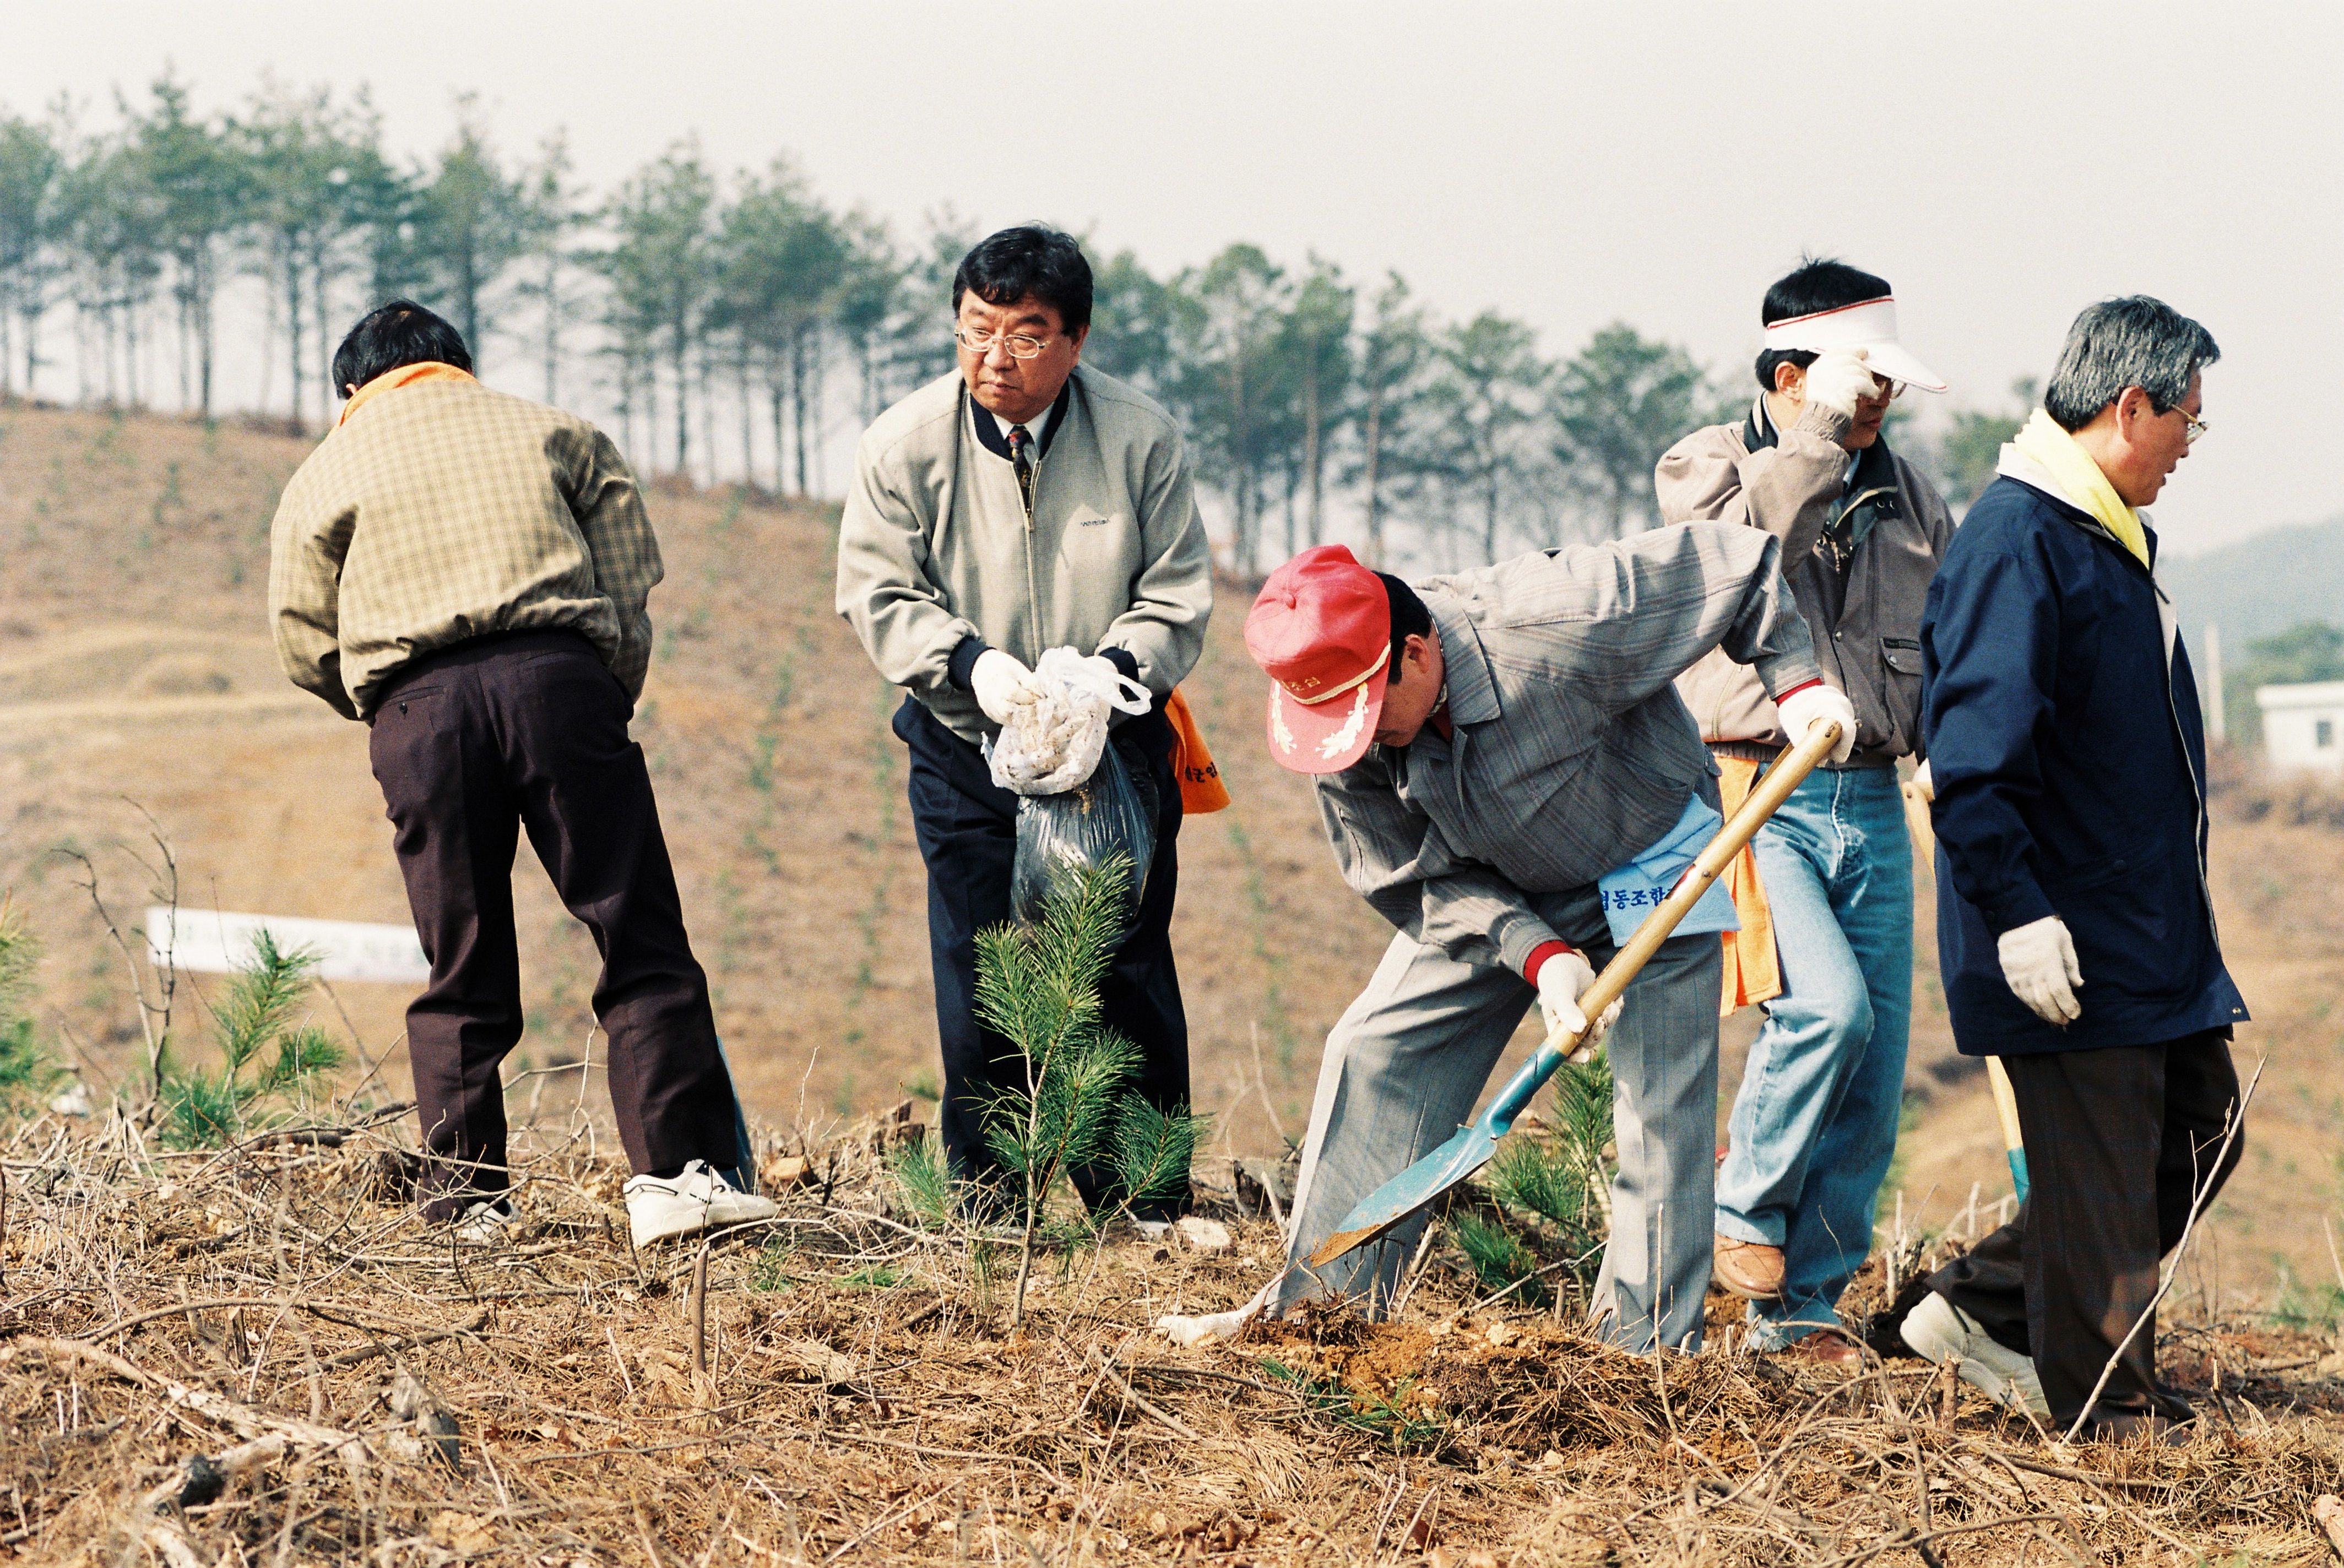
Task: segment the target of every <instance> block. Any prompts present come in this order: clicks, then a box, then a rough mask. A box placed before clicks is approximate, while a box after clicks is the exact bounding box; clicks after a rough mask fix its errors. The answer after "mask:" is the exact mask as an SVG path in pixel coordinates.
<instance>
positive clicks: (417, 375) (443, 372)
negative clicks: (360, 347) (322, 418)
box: [334, 359, 472, 425]
mask: <svg viewBox="0 0 2344 1568" xmlns="http://www.w3.org/2000/svg"><path fill="white" fill-rule="evenodd" d="M470 379H472V373H471V372H470V370H460V369H456V367H455V366H453V365H445V364H442V363H440V361H439V360H437V359H425V360H422V361H420V362H419V363H417V364H413V365H401V366H400V367H399V369H396V370H385V371H384V372H383V373H382V374H381V375H379V376H377V377H376V378H375V379H373V380H371V381H369V382H368V383H367V384H366V385H365V386H363V387H360V388H359V389H358V390H357V391H355V392H352V393H351V394H350V400H349V402H347V403H344V404H343V405H342V417H341V418H340V419H338V420H335V421H334V423H335V424H336V425H346V424H349V422H350V416H351V415H352V414H355V413H357V412H358V411H359V404H360V403H363V402H365V401H366V400H368V399H369V398H371V397H373V396H374V395H375V394H376V393H377V392H388V391H389V390H390V389H392V388H393V387H411V386H413V385H414V384H415V383H416V382H418V381H469V380H470Z"/></svg>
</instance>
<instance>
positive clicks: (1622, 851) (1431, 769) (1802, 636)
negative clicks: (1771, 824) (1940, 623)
mask: <svg viewBox="0 0 2344 1568" xmlns="http://www.w3.org/2000/svg"><path fill="white" fill-rule="evenodd" d="M1415 586H1416V589H1417V592H1419V593H1420V594H1421V595H1422V596H1423V599H1424V602H1425V605H1426V607H1427V608H1428V609H1430V611H1431V612H1432V622H1433V629H1434V631H1435V632H1438V633H1439V635H1440V651H1441V656H1442V659H1443V660H1444V661H1445V663H1446V665H1447V670H1448V685H1449V707H1448V713H1449V718H1450V723H1451V724H1452V725H1453V726H1454V734H1453V736H1452V737H1451V738H1450V739H1448V740H1443V739H1442V738H1441V737H1440V734H1439V733H1436V732H1435V730H1434V729H1433V728H1432V726H1430V725H1429V724H1428V725H1427V726H1426V727H1425V729H1424V731H1423V733H1421V734H1420V735H1419V736H1418V737H1417V739H1416V742H1415V744H1412V745H1409V746H1407V747H1404V748H1393V747H1386V746H1377V747H1373V748H1371V749H1370V750H1369V753H1368V754H1367V755H1366V756H1364V757H1362V758H1360V759H1359V762H1358V763H1356V764H1353V765H1352V766H1350V767H1349V768H1346V769H1345V770H1344V771H1342V772H1341V773H1339V774H1327V775H1325V776H1323V777H1322V778H1320V779H1319V780H1318V811H1319V815H1320V817H1321V819H1322V820H1323V821H1324V822H1325V824H1326V827H1327V835H1328V837H1329V839H1331V840H1332V841H1333V843H1334V846H1335V857H1336V859H1337V861H1338V862H1339V864H1340V865H1341V867H1342V872H1343V879H1344V880H1345V881H1346V882H1348V883H1349V884H1350V885H1351V887H1352V889H1353V890H1354V891H1356V892H1357V893H1359V895H1361V896H1362V897H1364V898H1366V899H1367V901H1368V902H1369V904H1371V905H1374V906H1375V908H1376V909H1377V911H1378V912H1379V914H1381V915H1382V916H1384V917H1385V918H1386V919H1388V920H1389V921H1390V922H1391V923H1392V924H1393V925H1394V926H1398V927H1399V928H1400V929H1401V930H1403V931H1405V932H1407V933H1408V934H1409V936H1412V937H1414V938H1415V939H1416V940H1418V941H1419V942H1422V943H1425V944H1427V945H1428V946H1434V947H1438V948H1440V950H1441V951H1442V952H1444V953H1446V954H1447V955H1448V956H1450V957H1452V958H1455V959H1458V960H1460V962H1465V963H1478V964H1493V963H1503V964H1505V965H1507V966H1509V967H1511V968H1514V969H1520V968H1521V966H1522V965H1523V963H1524V962H1525V961H1526V960H1527V959H1528V958H1529V956H1530V954H1531V949H1532V948H1534V947H1536V946H1538V945H1539V944H1540V943H1541V942H1546V941H1550V940H1552V939H1554V937H1555V932H1554V931H1553V930H1552V928H1551V927H1550V926H1548V924H1547V922H1546V921H1545V920H1544V919H1543V918H1542V917H1541V916H1540V915H1539V913H1538V910H1539V907H1540V906H1541V905H1546V904H1548V903H1549V902H1550V900H1549V899H1547V898H1543V897H1541V896H1539V895H1551V894H1558V893H1564V892H1569V891H1571V890H1573V889H1578V888H1583V887H1585V886H1587V885H1590V884H1591V883H1593V882H1594V881H1595V880H1596V879H1597V878H1598V877H1600V876H1601V875H1604V874H1605V873H1606V872H1609V871H1611V870H1613V869H1615V868H1617V867H1618V866H1620V865H1622V864H1624V863H1625V862H1627V861H1628V860H1630V859H1631V858H1632V857H1633V856H1634V855H1636V854H1637V853H1638V852H1640V851H1642V850H1643V849H1644V848H1646V847H1647V846H1649V845H1652V844H1653V843H1655V842H1656V841H1658V840H1659V838H1660V837H1661V835H1662V834H1664V833H1666V832H1668V830H1669V829H1670V828H1672V827H1673V826H1675V825H1676V822H1677V819H1678V817H1679V816H1681V815H1682V814H1683V812H1684V808H1685V802H1686V801H1687V799H1688V798H1689V797H1690V796H1691V795H1692V793H1693V792H1694V791H1695V790H1699V791H1700V792H1701V793H1702V795H1703V796H1704V798H1706V799H1708V800H1709V801H1710V803H1711V804H1716V799H1717V790H1716V785H1715V784H1713V783H1712V782H1711V781H1712V779H1713V775H1714V772H1715V770H1714V767H1713V764H1712V763H1711V762H1710V757H1709V751H1708V748H1707V747H1706V746H1704V745H1703V744H1702V738H1701V732H1700V730H1699V729H1698V728H1697V727H1696V726H1695V725H1694V723H1693V721H1692V714H1691V713H1688V712H1686V710H1685V705H1684V703H1682V701H1681V700H1680V699H1679V698H1678V696H1677V693H1676V689H1675V687H1674V686H1672V684H1671V683H1672V681H1674V680H1675V678H1676V677H1677V676H1678V675H1679V674H1681V673H1683V671H1684V670H1685V669H1686V668H1688V667H1689V666H1690V665H1692V663H1694V661H1696V660H1698V659H1700V658H1701V657H1702V655H1703V654H1705V653H1707V652H1709V651H1710V650H1711V649H1713V648H1723V650H1724V651H1725V653H1726V655H1727V656H1728V657H1729V658H1731V659H1733V660H1734V661H1735V662H1736V663H1743V664H1747V665H1750V666H1751V667H1752V668H1753V669H1755V670H1756V671H1757V673H1758V675H1759V678H1760V679H1761V680H1763V682H1764V683H1765V684H1766V689H1767V691H1768V693H1770V694H1771V693H1777V692H1784V691H1788V690H1789V689H1791V688H1792V687H1793V686H1797V685H1801V684H1803V683H1806V682H1808V681H1811V680H1814V679H1815V678H1816V676H1817V675H1818V674H1820V673H1821V672H1820V670H1819V669H1818V668H1817V665H1816V663H1815V654H1814V642H1813V640H1812V639H1811V638H1810V636H1809V635H1808V632H1807V624H1806V621H1805V619H1804V618H1803V616H1801V615H1800V613H1799V612H1798V608H1797V606H1796V605H1795V604H1793V602H1792V599H1791V592H1790V589H1789V587H1788V586H1787V585H1786V584H1785V583H1784V582H1783V571H1782V542H1781V541H1779V540H1777V539H1776V538H1774V537H1773V535H1772V534H1769V533H1764V532H1762V531H1759V530H1757V529H1754V528H1743V527H1736V526H1732V525H1727V524H1723V523H1712V522H1694V523H1685V524H1682V525H1680V526H1678V527H1674V528H1662V529H1657V530H1655V531H1652V532H1650V533H1644V534H1639V535H1636V536H1635V537H1633V538H1631V539H1623V540H1615V541H1611V542H1609V543H1605V544H1597V545H1571V546H1566V547H1565V548H1563V549H1561V550H1559V551H1540V552H1538V553H1535V554H1531V555H1525V556H1521V557H1520V558H1519V559H1516V560H1513V561H1500V562H1499V563H1498V564H1497V565H1495V566H1490V567H1484V568H1482V569H1481V570H1480V571H1478V572H1463V573H1460V574H1459V575H1456V576H1453V577H1433V578H1428V579H1425V580H1423V581H1421V582H1418V583H1417V584H1416V585H1415Z"/></svg>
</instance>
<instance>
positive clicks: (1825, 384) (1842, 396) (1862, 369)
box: [1802, 349, 1880, 420]
mask: <svg viewBox="0 0 2344 1568" xmlns="http://www.w3.org/2000/svg"><path fill="white" fill-rule="evenodd" d="M1805 388H1806V389H1805V391H1804V392H1803V394H1802V396H1803V398H1804V400H1806V401H1808V402H1810V403H1819V404H1821V405H1822V406H1823V407H1824V408H1826V409H1829V410H1831V411H1832V412H1833V413H1834V414H1838V415H1839V416H1841V417H1842V418H1844V419H1851V420H1852V419H1854V418H1855V405H1856V402H1857V400H1860V399H1864V398H1876V397H1878V396H1880V379H1879V378H1878V377H1877V376H1874V374H1873V373H1872V371H1871V369H1870V368H1869V367H1867V366H1866V365H1865V364H1864V350H1863V349H1825V350H1824V352H1822V353H1821V354H1818V355H1816V356H1815V362H1814V364H1812V365H1810V366H1808V367H1807V379H1806V383H1805Z"/></svg>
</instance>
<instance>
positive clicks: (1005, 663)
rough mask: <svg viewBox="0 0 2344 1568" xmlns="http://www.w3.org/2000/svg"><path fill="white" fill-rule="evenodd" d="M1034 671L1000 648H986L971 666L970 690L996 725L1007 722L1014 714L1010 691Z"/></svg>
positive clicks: (1014, 689)
mask: <svg viewBox="0 0 2344 1568" xmlns="http://www.w3.org/2000/svg"><path fill="white" fill-rule="evenodd" d="M1032 673H1034V672H1032V671H1031V670H1028V669H1027V668H1026V667H1025V665H1024V664H1021V663H1018V662H1017V660H1016V659H1015V657H1014V656H1013V655H1011V654H1008V653H1005V652H1002V651H1001V650H1000V649H998V648H987V649H986V650H985V652H982V653H979V654H978V655H977V656H976V663H975V664H974V665H972V666H970V668H969V672H968V689H969V691H970V692H971V693H974V694H975V697H976V705H977V706H978V707H980V708H983V709H984V710H985V717H986V718H988V719H991V720H992V721H993V722H994V723H996V724H1005V723H1009V721H1010V719H1011V718H1012V716H1013V715H1014V713H1015V710H1014V709H1013V708H1012V707H1011V705H1010V702H1009V699H1010V696H1011V694H1012V693H1015V691H1016V690H1017V683H1019V682H1020V681H1023V680H1024V679H1025V677H1026V676H1028V675H1030V674H1032Z"/></svg>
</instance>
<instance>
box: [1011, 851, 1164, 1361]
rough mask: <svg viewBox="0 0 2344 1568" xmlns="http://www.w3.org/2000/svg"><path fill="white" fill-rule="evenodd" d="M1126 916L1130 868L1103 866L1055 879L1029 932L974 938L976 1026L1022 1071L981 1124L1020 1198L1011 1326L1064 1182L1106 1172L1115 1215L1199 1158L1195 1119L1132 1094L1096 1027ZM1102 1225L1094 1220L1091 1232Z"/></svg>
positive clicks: (1123, 1056)
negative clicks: (999, 1039) (1003, 1044)
mask: <svg viewBox="0 0 2344 1568" xmlns="http://www.w3.org/2000/svg"><path fill="white" fill-rule="evenodd" d="M1133 905H1134V899H1133V897H1132V869H1131V862H1130V860H1129V859H1128V858H1127V857H1125V856H1121V855H1116V856H1111V857H1109V858H1108V859H1107V860H1106V861H1105V862H1103V863H1101V864H1099V865H1091V866H1076V867H1070V868H1069V869H1067V870H1066V871H1065V872H1064V873H1062V874H1061V876H1060V878H1059V880H1058V882H1057V883H1056V885H1055V886H1054V887H1053V889H1052V891H1051V895H1050V896H1049V898H1048V899H1047V901H1046V903H1045V905H1044V907H1043V913H1042V917H1041V919H1040V920H1038V921H1037V922H1036V923H1035V924H1034V925H1032V926H1016V925H1004V926H992V927H990V928H988V929H986V930H984V931H980V932H978V933H977V936H976V1015H977V1017H978V1018H979V1019H981V1020H982V1021H983V1022H984V1023H985V1025H987V1026H988V1027H992V1028H995V1029H997V1030H999V1031H1000V1032H1001V1033H1002V1034H1003V1035H1004V1036H1005V1037H1007V1038H1008V1040H1009V1042H1010V1044H1011V1045H1013V1046H1015V1047H1016V1049H1017V1051H1018V1052H1019V1054H1020V1056H1021V1057H1023V1059H1024V1061H1025V1088H1024V1090H1023V1091H1022V1092H1021V1091H1015V1090H1013V1091H1009V1092H1006V1093H1003V1094H1001V1095H999V1096H997V1097H996V1098H995V1099H994V1101H993V1102H992V1103H991V1104H990V1105H988V1106H986V1107H985V1113H984V1114H985V1143H986V1146H987V1148H989V1149H990V1150H991V1151H992V1154H993V1157H994V1158H995V1159H996V1160H997V1161H999V1162H1000V1164H1001V1166H1002V1167H1003V1168H1004V1169H1005V1170H1007V1171H1008V1172H1009V1173H1010V1175H1011V1176H1012V1178H1013V1179H1015V1180H1016V1181H1017V1183H1018V1184H1019V1187H1020V1189H1021V1190H1020V1191H1019V1192H1018V1193H1017V1194H1016V1197H1017V1198H1019V1199H1021V1200H1022V1208H1023V1210H1024V1222H1025V1223H1024V1236H1023V1239H1022V1241H1021V1249H1020V1253H1019V1258H1018V1265H1017V1290H1016V1297H1015V1306H1014V1307H1013V1308H1012V1310H1011V1315H1010V1317H1011V1321H1012V1322H1013V1323H1014V1322H1015V1321H1016V1320H1019V1319H1020V1318H1022V1317H1023V1316H1024V1313H1025V1283H1026V1280H1027V1278H1028V1276H1029V1275H1030V1273H1031V1271H1032V1268H1033V1259H1034V1233H1035V1229H1036V1225H1037V1224H1038V1223H1039V1222H1040V1219H1041V1217H1042V1211H1043V1209H1044V1207H1045V1206H1046V1204H1047V1202H1048V1201H1049V1198H1050V1194H1051V1192H1052V1190H1053V1189H1055V1188H1056V1186H1057V1185H1058V1183H1059V1181H1060V1180H1061V1179H1064V1178H1065V1177H1066V1176H1067V1175H1068V1174H1069V1173H1070V1172H1072V1171H1074V1170H1076V1168H1082V1167H1086V1166H1095V1165H1100V1164H1105V1165H1106V1167H1107V1168H1110V1169H1111V1170H1112V1171H1113V1172H1114V1190H1115V1193H1116V1209H1125V1208H1127V1207H1128V1206H1129V1205H1131V1204H1133V1203H1137V1202H1145V1201H1147V1200H1148V1199H1159V1198H1165V1197H1169V1196H1171V1195H1172V1194H1174V1193H1177V1192H1178V1191H1179V1190H1180V1189H1182V1188H1183V1187H1184V1186H1185V1185H1186V1183H1187V1176H1188V1166H1189V1161H1190V1160H1191V1158H1193V1157H1194V1155H1195V1152H1196V1146H1197V1135H1198V1133H1199V1131H1200V1130H1201V1128H1202V1122H1201V1120H1200V1118H1197V1117H1196V1116H1195V1115H1194V1114H1192V1113H1191V1112H1190V1111H1189V1110H1188V1109H1187V1107H1185V1106H1183V1107H1177V1108H1173V1109H1171V1110H1169V1111H1166V1110H1162V1109H1159V1108H1157V1107H1155V1106H1152V1105H1150V1104H1149V1103H1148V1102H1147V1100H1146V1099H1145V1098H1142V1097H1141V1096H1140V1095H1138V1094H1137V1093H1136V1092H1135V1091H1133V1089H1132V1088H1131V1087H1130V1086H1131V1081H1132V1079H1133V1077H1135V1076H1137V1071H1138V1067H1139V1048H1138V1047H1137V1046H1135V1045H1133V1044H1132V1043H1131V1042H1130V1041H1129V1040H1127V1039H1126V1038H1125V1037H1123V1036H1121V1035H1119V1034H1117V1033H1116V1031H1115V1030H1113V1029H1110V1028H1108V1027H1106V1025H1105V1024H1104V1023H1103V1022H1102V1021H1101V1019H1100V1016H1099V1015H1100V1002H1099V986H1100V983H1101V982H1102V981H1104V980H1105V979H1106V972H1107V966H1108V965H1109V964H1111V963H1112V962H1113V961H1114V958H1115V954H1116V948H1117V947H1118V946H1121V945H1122V942H1123V937H1124V935H1125V933H1126V932H1127V930H1128V929H1129V926H1130V922H1131V917H1132V913H1133ZM1114 1211H1115V1210H1110V1211H1109V1212H1110V1213H1111V1212H1114ZM1106 1218H1108V1214H1106V1213H1094V1214H1093V1216H1092V1219H1093V1220H1094V1222H1095V1223H1098V1222H1104V1220H1105V1219H1106Z"/></svg>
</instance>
